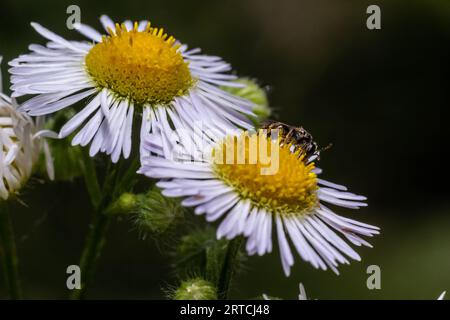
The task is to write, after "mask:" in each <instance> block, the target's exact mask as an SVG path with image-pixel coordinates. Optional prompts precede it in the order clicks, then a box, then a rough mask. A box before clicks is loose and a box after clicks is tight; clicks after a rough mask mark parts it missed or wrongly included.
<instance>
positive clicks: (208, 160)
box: [139, 130, 379, 276]
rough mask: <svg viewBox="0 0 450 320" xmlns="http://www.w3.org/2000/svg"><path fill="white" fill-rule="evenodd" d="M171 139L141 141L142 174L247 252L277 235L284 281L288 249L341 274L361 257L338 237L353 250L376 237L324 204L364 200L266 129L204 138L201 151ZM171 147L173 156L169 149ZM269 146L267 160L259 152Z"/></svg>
mask: <svg viewBox="0 0 450 320" xmlns="http://www.w3.org/2000/svg"><path fill="white" fill-rule="evenodd" d="M160 134H161V135H163V136H164V135H165V134H167V131H163V130H161V131H160ZM173 136H176V137H178V138H177V139H173V137H163V139H162V141H163V142H165V145H164V146H161V145H158V141H160V140H161V139H159V138H157V137H156V138H155V137H152V136H151V135H150V136H148V137H147V138H146V141H145V142H143V143H142V147H143V148H144V149H145V150H147V153H146V154H144V155H143V157H142V164H141V169H140V171H139V172H140V173H142V174H145V175H146V176H149V177H154V178H160V179H162V180H161V181H159V182H158V184H157V185H158V186H159V187H160V188H162V189H163V194H164V195H166V196H169V197H186V198H185V199H184V200H183V201H182V204H183V205H184V206H188V207H195V213H196V214H205V215H206V219H207V220H208V221H215V220H218V219H220V218H223V220H222V222H221V223H220V225H219V227H218V230H217V237H218V238H223V237H225V238H227V239H232V238H234V237H236V236H239V235H243V236H245V237H247V242H246V250H247V252H248V254H250V255H254V254H258V255H264V254H266V253H269V252H271V251H272V232H273V231H274V233H275V234H276V238H277V239H278V246H279V249H280V255H281V263H282V266H283V269H284V272H285V274H286V275H287V276H288V275H289V274H290V269H291V267H292V265H293V264H294V255H293V253H292V250H291V246H292V245H293V247H294V248H295V249H296V251H297V252H298V254H299V255H300V257H301V258H302V259H303V260H305V261H308V262H310V263H311V264H312V265H313V266H314V267H315V268H320V269H323V270H326V269H327V268H330V269H332V270H333V271H334V272H335V273H338V270H337V267H338V265H339V264H348V263H349V260H348V259H347V258H351V259H354V260H358V261H359V260H360V257H359V255H358V254H357V253H356V252H355V251H354V250H353V249H352V248H351V247H350V246H349V244H347V242H346V241H344V240H343V239H342V238H341V237H340V236H338V234H340V235H341V236H342V237H343V238H345V239H347V240H348V241H349V242H351V243H352V244H354V245H356V246H361V245H364V246H368V247H371V245H370V244H369V243H368V242H367V241H365V240H364V239H362V238H361V236H367V237H371V236H373V235H375V234H378V233H379V231H378V230H379V228H378V227H375V226H371V225H368V224H365V223H362V222H359V221H355V220H352V219H349V218H346V217H343V216H340V215H338V214H336V213H334V212H333V210H332V209H331V207H329V206H328V204H329V205H333V206H338V207H345V208H350V209H359V207H364V206H366V203H365V202H364V201H365V200H366V198H365V197H363V196H359V195H355V194H353V193H350V192H348V191H347V188H345V187H344V186H341V185H337V184H334V183H331V182H328V181H326V180H322V179H319V178H318V175H319V174H320V173H321V170H320V169H318V168H316V167H315V164H314V163H313V162H309V161H308V160H306V159H305V156H304V154H303V150H302V149H301V148H298V149H297V151H294V150H295V148H293V146H292V145H287V144H283V143H280V141H281V140H280V139H277V140H273V138H272V139H271V138H268V137H267V132H264V131H259V132H258V133H248V132H244V133H241V134H239V135H229V136H227V137H226V138H225V139H220V138H219V139H218V138H215V136H214V135H209V136H208V139H202V140H201V142H202V143H203V144H204V145H202V146H199V143H198V141H197V139H196V137H195V135H192V136H190V135H189V134H183V133H179V132H177V133H173ZM218 136H220V134H219V135H218ZM270 136H272V137H275V135H272V134H271V135H270ZM170 138H172V139H170ZM205 144H206V145H205ZM171 148H172V149H174V150H176V151H174V152H172V153H170V152H168V151H167V150H170V149H171ZM193 148H196V150H194V151H193V150H192V149H193ZM269 149H270V150H271V154H270V157H269V160H270V161H269V162H268V161H267V158H266V159H265V160H264V158H265V157H264V156H263V154H262V153H261V150H266V151H267V150H269ZM258 150H259V151H258ZM232 151H234V153H233V152H232ZM256 152H259V153H261V154H256ZM256 159H258V160H256ZM229 160H231V161H229ZM275 162H277V163H275ZM274 167H275V168H276V170H272V169H273V168H274ZM270 168H272V169H270ZM265 170H266V171H265ZM270 170H272V172H270ZM325 203H327V205H325Z"/></svg>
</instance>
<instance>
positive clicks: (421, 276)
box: [0, 0, 450, 299]
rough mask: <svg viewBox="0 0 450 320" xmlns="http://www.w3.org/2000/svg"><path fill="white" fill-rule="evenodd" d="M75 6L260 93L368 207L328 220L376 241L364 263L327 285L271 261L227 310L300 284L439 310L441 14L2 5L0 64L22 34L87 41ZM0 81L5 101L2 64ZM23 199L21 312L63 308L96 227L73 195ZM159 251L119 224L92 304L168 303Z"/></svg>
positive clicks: (165, 264) (251, 274) (410, 2)
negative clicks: (158, 31) (129, 26)
mask: <svg viewBox="0 0 450 320" xmlns="http://www.w3.org/2000/svg"><path fill="white" fill-rule="evenodd" d="M70 4H77V5H79V6H80V7H81V13H82V17H81V19H82V22H84V23H86V24H89V25H91V26H94V27H96V28H97V29H98V30H100V23H99V22H98V19H97V18H98V17H99V16H100V15H101V14H103V13H105V14H108V15H110V16H111V18H112V19H113V20H117V21H121V20H125V19H132V20H139V19H149V20H151V21H152V23H154V24H155V25H157V26H163V27H165V29H166V30H167V31H168V32H169V33H170V34H172V35H174V36H175V37H176V38H177V39H179V40H181V41H182V42H185V43H188V44H189V45H190V46H191V47H196V46H199V47H201V48H203V51H204V52H206V53H209V54H216V55H220V56H222V57H223V58H224V59H225V60H227V61H229V62H231V63H232V65H233V66H234V68H235V70H236V71H237V73H238V74H239V75H243V76H251V77H254V78H256V79H258V80H259V81H260V83H261V84H262V85H264V86H267V87H268V88H269V97H270V102H271V105H272V107H273V108H274V114H275V116H276V117H277V118H278V119H280V120H282V121H284V122H290V123H292V124H295V125H302V126H304V127H305V128H307V129H308V130H309V131H310V132H311V133H312V134H313V135H314V136H315V138H316V140H317V141H318V142H319V143H320V144H322V145H326V144H328V143H329V142H332V143H333V147H332V149H330V150H329V151H326V153H325V154H324V155H323V159H322V160H321V163H320V166H321V167H322V168H323V169H324V171H325V172H324V175H323V177H325V178H326V179H328V180H331V181H335V182H338V183H342V184H345V185H347V186H349V187H350V189H351V191H353V192H356V193H360V194H364V195H367V196H368V198H369V207H368V208H365V209H362V210H360V211H359V212H357V213H352V212H349V210H345V209H344V210H339V211H338V212H339V213H342V214H345V215H349V216H351V217H353V218H357V219H360V220H362V221H365V222H368V223H372V224H376V225H378V226H380V227H381V228H382V234H381V235H380V236H378V237H376V238H375V239H373V240H372V241H371V242H372V244H373V245H374V248H373V249H367V248H362V249H361V248H359V249H358V252H360V254H361V256H362V262H355V263H352V264H351V265H350V266H342V267H341V268H340V271H341V275H340V276H335V275H334V274H333V273H332V272H330V271H328V272H323V271H316V270H314V269H313V268H312V267H311V266H309V264H307V263H304V262H301V261H300V260H299V259H297V260H296V264H295V266H294V269H293V270H294V272H293V274H292V275H291V277H290V278H285V277H284V275H283V272H282V269H281V266H280V262H279V256H278V253H274V254H271V255H268V256H265V257H262V258H258V257H252V258H250V259H249V260H248V263H247V268H246V269H247V270H246V271H244V272H242V273H241V274H240V275H239V277H238V278H237V279H236V282H235V287H234V288H235V289H234V290H233V294H232V297H233V298H251V297H255V296H257V295H259V294H261V293H268V294H270V295H273V296H279V297H281V298H288V299H289V298H290V299H294V298H296V297H297V294H298V282H300V281H301V282H303V283H304V284H305V287H306V290H307V293H308V295H309V296H311V297H313V298H317V299H332V298H334V299H336V298H337V299H347V298H352V299H363V298H364V299H403V298H404V299H414V298H415V299H435V298H437V296H438V295H439V294H440V293H441V292H442V291H443V290H450V199H449V191H450V188H449V186H448V181H449V172H450V170H449V169H448V157H447V154H448V138H449V137H450V135H449V131H450V129H449V127H450V126H449V125H448V119H449V118H448V112H447V109H448V107H449V100H450V99H449V92H448V91H449V81H448V77H449V75H450V62H449V57H450V19H449V17H450V2H449V1H448V0H440V1H438V0H427V1H425V0H423V1H417V0H397V1H365V0H362V1H361V0H360V1H335V0H308V1H303V0H264V1H261V0H240V1H211V0H209V1H206V0H205V1H184V0H179V1H167V0H166V1H162V0H151V1H134V0H130V1H87V0H86V1H66V0H63V1H50V0H40V1H32V0H2V1H1V2H0V53H1V54H2V55H3V56H4V61H9V60H11V59H12V58H13V57H15V56H17V55H18V54H19V53H24V52H25V51H27V45H28V44H30V43H44V40H43V39H42V38H41V37H40V36H39V35H38V34H37V33H36V32H34V31H33V30H32V28H31V27H30V25H29V22H30V21H36V22H39V23H41V24H43V25H44V26H46V27H47V28H49V29H51V30H53V31H55V32H57V33H58V34H60V35H62V36H64V37H66V38H72V39H81V37H80V36H79V35H78V34H77V33H76V32H75V31H70V30H67V29H66V27H65V22H66V19H67V15H66V8H67V6H68V5H70ZM370 4H377V5H379V6H380V7H381V13H382V18H381V19H382V29H381V30H373V31H372V30H368V29H367V28H366V19H367V17H368V15H367V14H366V8H367V6H368V5H370ZM2 69H3V75H4V83H5V87H7V86H8V85H7V81H8V77H7V76H6V74H5V73H6V72H5V71H6V65H5V62H4V64H3V68H2ZM7 92H9V91H8V90H7ZM31 191H32V192H31ZM28 193H29V194H25V195H24V196H23V198H22V199H23V200H24V202H26V204H27V205H28V206H29V208H28V209H27V208H23V207H22V208H18V209H16V210H15V212H13V219H14V223H15V227H16V234H17V238H18V239H19V240H18V241H19V243H18V250H19V254H20V268H21V273H22V280H23V284H24V289H25V291H26V293H27V297H28V298H64V297H65V296H66V295H67V289H66V286H65V281H66V273H65V271H66V267H67V266H68V265H70V264H77V263H78V258H79V254H80V250H81V247H82V245H83V242H84V237H85V234H86V232H87V225H88V221H89V219H90V205H89V200H88V196H87V194H86V193H85V191H84V185H83V181H82V180H81V179H75V180H74V182H73V183H62V182H58V183H56V182H55V183H51V184H49V183H46V184H41V183H40V182H39V181H37V180H34V181H33V186H32V189H31V190H30V191H29V192H28ZM161 248H163V247H160V246H156V245H155V244H154V242H152V241H150V240H141V239H140V238H139V233H138V232H137V231H136V230H135V228H134V227H133V225H132V224H131V223H129V221H126V220H125V221H116V222H114V224H113V226H112V229H111V230H110V232H109V235H108V242H107V244H106V247H105V251H104V255H103V256H102V259H101V261H100V264H99V268H98V274H97V278H96V282H95V285H94V286H93V288H92V290H90V293H89V297H91V298H144V299H146V298H164V294H163V293H162V290H161V288H164V287H166V286H167V285H173V284H175V283H176V279H174V277H173V273H172V271H171V269H170V261H169V257H168V254H167V252H165V251H166V250H165V249H161ZM372 264H376V265H379V266H380V268H381V271H382V275H381V280H382V288H381V290H372V291H370V290H368V289H367V288H366V279H367V277H368V275H367V274H366V268H367V266H369V265H372ZM0 281H2V280H0ZM3 296H5V293H4V286H3V283H1V282H0V297H3Z"/></svg>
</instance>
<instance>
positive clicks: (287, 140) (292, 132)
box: [285, 128, 295, 143]
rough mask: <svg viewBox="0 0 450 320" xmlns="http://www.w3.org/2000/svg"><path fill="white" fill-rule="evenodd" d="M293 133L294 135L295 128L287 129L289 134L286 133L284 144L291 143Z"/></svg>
mask: <svg viewBox="0 0 450 320" xmlns="http://www.w3.org/2000/svg"><path fill="white" fill-rule="evenodd" d="M294 133H295V128H291V129H289V132H288V133H287V135H286V137H285V142H286V143H290V142H291V140H292V136H293V135H294Z"/></svg>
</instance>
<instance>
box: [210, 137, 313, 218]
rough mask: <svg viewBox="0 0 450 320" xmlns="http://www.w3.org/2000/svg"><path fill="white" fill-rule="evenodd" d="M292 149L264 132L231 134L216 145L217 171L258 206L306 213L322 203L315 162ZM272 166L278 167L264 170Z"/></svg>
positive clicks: (214, 152)
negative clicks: (318, 192)
mask: <svg viewBox="0 0 450 320" xmlns="http://www.w3.org/2000/svg"><path fill="white" fill-rule="evenodd" d="M261 140H263V141H261ZM264 140H265V141H264ZM230 142H231V143H230ZM261 142H264V144H260V143H261ZM264 149H266V150H264ZM291 149H292V148H291V145H286V144H281V143H280V140H277V141H273V140H271V138H270V137H267V135H266V134H264V135H262V134H261V132H260V133H253V134H247V133H245V134H242V135H240V136H234V137H230V136H229V137H227V138H226V139H225V140H224V141H223V142H221V143H220V144H219V145H218V146H217V147H216V148H215V149H213V155H212V159H213V167H214V172H215V174H216V176H218V178H219V179H221V180H222V181H224V182H225V183H226V184H227V185H229V186H231V187H232V188H234V190H236V191H237V192H238V193H239V195H240V196H241V198H245V199H249V200H250V201H251V202H252V203H253V205H254V206H256V207H261V208H265V209H266V210H267V211H269V212H272V213H277V214H287V215H306V214H308V213H309V212H310V211H311V210H310V209H312V208H313V207H315V206H317V204H318V198H317V189H318V187H317V176H316V174H315V173H314V172H313V170H314V168H315V166H314V163H312V162H311V163H308V164H307V163H306V162H305V159H304V154H302V151H301V150H297V151H296V152H292V151H291ZM261 151H262V152H261ZM230 152H233V155H232V156H230ZM227 154H228V156H227ZM265 155H267V156H268V157H265ZM264 158H266V159H264ZM230 159H232V161H230ZM243 159H245V160H243ZM268 159H269V161H268ZM274 161H275V162H277V163H278V165H277V164H276V163H274ZM269 167H271V168H275V169H272V172H270V173H269V174H267V172H266V174H262V172H263V170H264V169H266V170H267V169H268V168H269Z"/></svg>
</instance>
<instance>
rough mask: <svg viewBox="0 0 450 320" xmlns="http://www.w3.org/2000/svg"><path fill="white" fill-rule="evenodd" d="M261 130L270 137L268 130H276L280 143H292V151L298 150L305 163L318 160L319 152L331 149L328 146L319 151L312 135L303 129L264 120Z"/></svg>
mask: <svg viewBox="0 0 450 320" xmlns="http://www.w3.org/2000/svg"><path fill="white" fill-rule="evenodd" d="M261 129H265V130H267V131H268V133H267V134H268V135H270V130H278V132H279V134H280V135H281V143H282V144H290V143H292V145H293V146H294V148H295V150H293V151H297V150H298V149H299V148H300V149H301V150H302V153H303V154H304V155H305V161H307V162H310V161H314V160H316V159H317V160H320V152H321V151H323V150H326V149H329V148H330V147H331V144H330V145H328V146H327V147H326V148H324V149H320V148H319V146H318V145H317V143H316V142H315V141H314V139H313V137H312V135H311V134H310V133H309V132H308V131H306V130H305V129H303V127H295V126H291V125H288V124H286V123H283V122H279V121H274V120H266V121H264V122H263V123H262V125H261Z"/></svg>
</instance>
